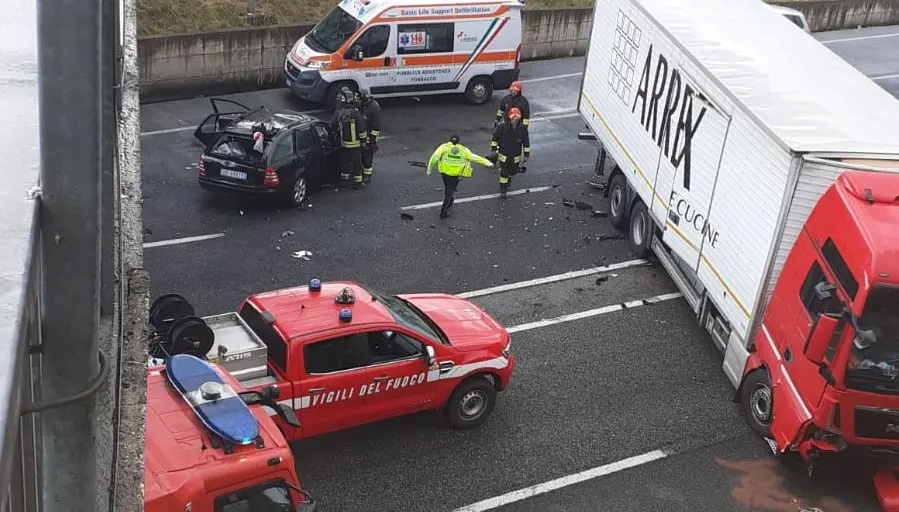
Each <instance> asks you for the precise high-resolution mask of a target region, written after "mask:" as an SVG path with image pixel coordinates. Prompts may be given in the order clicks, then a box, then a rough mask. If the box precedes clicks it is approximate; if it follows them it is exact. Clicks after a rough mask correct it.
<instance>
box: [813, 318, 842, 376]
mask: <svg viewBox="0 0 899 512" xmlns="http://www.w3.org/2000/svg"><path fill="white" fill-rule="evenodd" d="M841 320H842V318H841V317H839V316H832V315H827V314H820V315H818V319H817V320H815V325H814V327H813V328H812V332H811V333H810V334H809V337H808V341H806V342H805V356H806V357H808V359H809V361H811V362H813V363H815V364H817V365H820V364H821V363H823V362H824V354H826V353H827V347H828V346H829V345H830V340H831V338H833V333H834V332H835V331H836V329H837V326H838V325H839V323H840V321H841Z"/></svg>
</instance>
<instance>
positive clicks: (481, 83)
mask: <svg viewBox="0 0 899 512" xmlns="http://www.w3.org/2000/svg"><path fill="white" fill-rule="evenodd" d="M492 96H493V80H492V79H491V78H490V77H488V76H476V77H474V78H472V79H471V80H470V81H469V82H468V85H467V86H466V87H465V97H466V98H467V99H468V101H469V102H471V103H472V104H474V105H483V104H484V103H487V102H488V101H490V98H491V97H492Z"/></svg>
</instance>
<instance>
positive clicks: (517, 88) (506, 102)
mask: <svg viewBox="0 0 899 512" xmlns="http://www.w3.org/2000/svg"><path fill="white" fill-rule="evenodd" d="M513 108H517V109H518V111H519V112H521V124H522V125H523V126H524V128H525V130H527V129H528V124H529V123H530V117H531V104H530V103H528V99H527V98H525V97H524V95H523V94H521V82H512V84H511V85H510V86H509V94H507V95H506V97H505V98H503V101H502V102H500V104H499V110H497V111H496V120H495V121H494V122H493V127H494V128H496V127H497V126H499V125H500V124H501V123H502V122H503V120H504V118H507V117H508V113H509V110H510V109H513Z"/></svg>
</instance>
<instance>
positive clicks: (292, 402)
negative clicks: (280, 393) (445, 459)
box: [263, 357, 509, 416]
mask: <svg viewBox="0 0 899 512" xmlns="http://www.w3.org/2000/svg"><path fill="white" fill-rule="evenodd" d="M508 365H509V361H508V360H507V359H506V358H505V357H495V358H493V359H488V360H486V361H478V362H476V363H469V364H463V365H459V366H454V367H453V368H452V369H450V371H448V372H446V373H444V374H442V375H441V373H440V370H429V371H428V375H427V382H434V381H436V380H446V379H461V378H462V377H465V376H467V375H468V374H470V373H471V372H473V371H475V370H481V369H486V368H490V369H494V370H501V369H503V368H505V367H506V366H508ZM278 403H279V404H284V405H286V406H287V407H293V408H294V409H295V410H302V409H308V408H309V406H310V405H311V403H312V397H311V396H309V395H304V396H301V397H299V398H296V399H291V398H287V399H285V400H278ZM263 409H265V412H266V413H267V414H268V415H269V416H275V415H277V413H276V412H275V410H274V409H272V408H270V407H265V406H263Z"/></svg>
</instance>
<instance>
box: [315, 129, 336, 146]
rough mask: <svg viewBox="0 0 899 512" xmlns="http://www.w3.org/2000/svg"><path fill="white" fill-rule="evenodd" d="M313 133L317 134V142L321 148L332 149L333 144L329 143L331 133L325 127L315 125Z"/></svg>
mask: <svg viewBox="0 0 899 512" xmlns="http://www.w3.org/2000/svg"><path fill="white" fill-rule="evenodd" d="M315 132H316V133H317V134H318V141H319V144H321V145H322V148H324V149H325V150H328V149H332V148H333V147H334V144H333V143H332V142H331V133H330V132H329V131H328V128H327V127H326V126H325V125H321V124H317V125H315Z"/></svg>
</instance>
